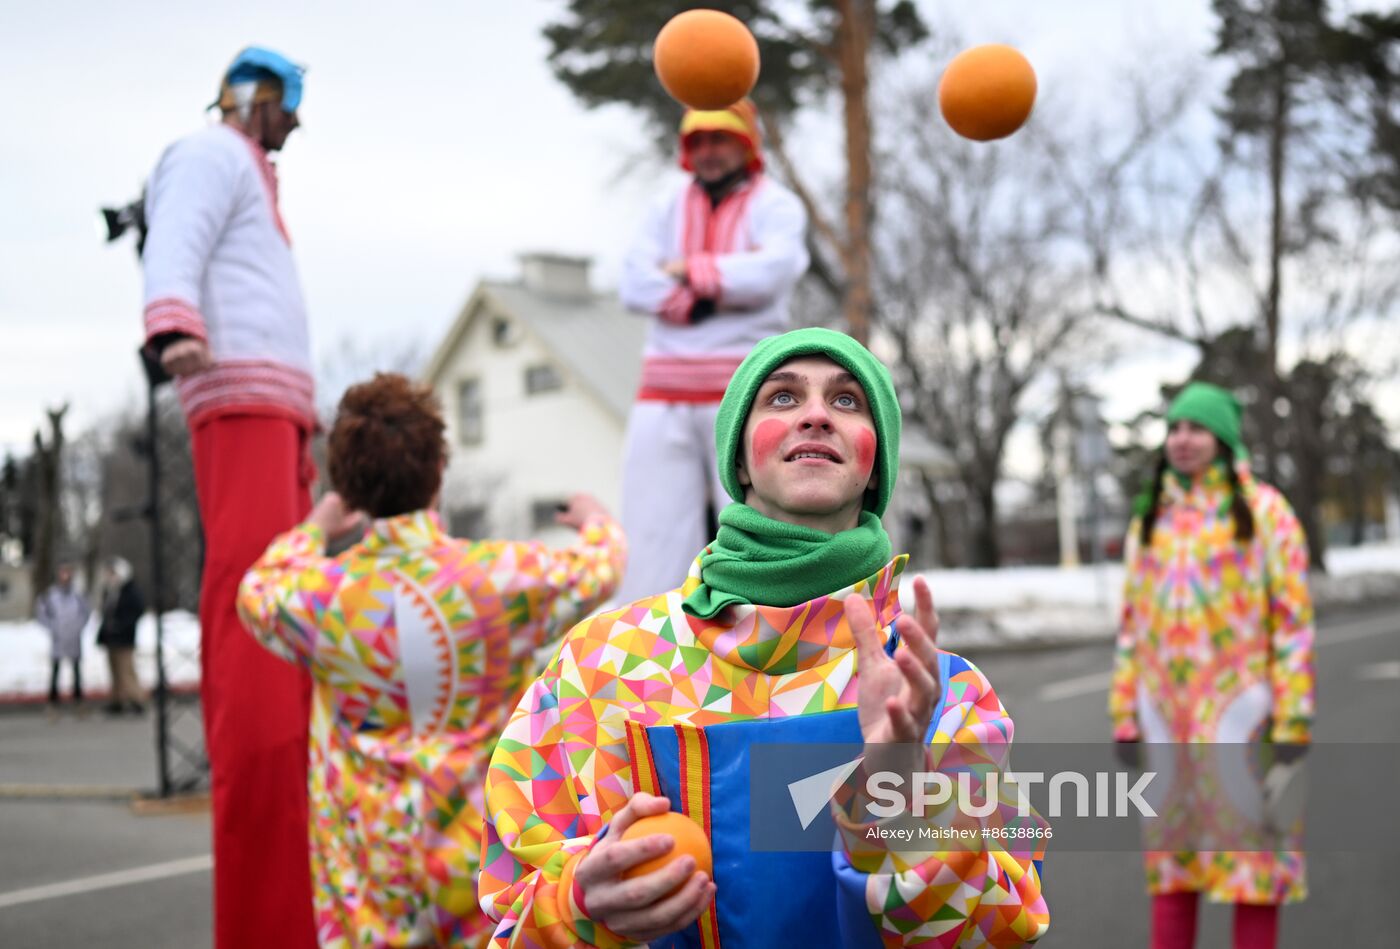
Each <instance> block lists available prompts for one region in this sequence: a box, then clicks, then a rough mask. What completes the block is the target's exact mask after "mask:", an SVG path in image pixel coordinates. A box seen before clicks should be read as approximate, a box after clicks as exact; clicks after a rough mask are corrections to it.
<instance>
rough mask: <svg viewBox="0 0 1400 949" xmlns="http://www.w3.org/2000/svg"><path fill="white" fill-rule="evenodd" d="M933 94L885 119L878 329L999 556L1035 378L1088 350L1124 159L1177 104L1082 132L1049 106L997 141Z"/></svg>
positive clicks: (939, 512)
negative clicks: (889, 132)
mask: <svg viewBox="0 0 1400 949" xmlns="http://www.w3.org/2000/svg"><path fill="white" fill-rule="evenodd" d="M932 97H933V96H932V91H931V90H929V89H927V88H924V89H916V90H915V91H914V92H913V94H912V95H908V96H906V97H904V99H903V104H902V105H901V106H899V108H898V115H897V116H896V117H894V118H893V119H891V120H887V121H889V123H890V125H891V128H892V129H894V137H893V139H892V140H891V141H892V144H891V146H890V149H889V151H888V153H887V154H884V155H882V156H881V163H882V168H884V169H885V170H884V172H883V175H884V178H883V181H884V185H883V187H882V190H881V193H880V202H881V222H880V228H879V231H878V241H879V243H878V245H877V246H878V249H879V258H878V259H879V261H880V262H881V266H880V267H879V270H878V287H879V297H880V299H881V301H882V312H881V321H880V330H881V331H882V333H881V337H880V341H881V342H883V343H886V344H887V345H888V346H889V347H890V348H891V351H892V356H893V358H892V363H893V367H894V370H895V372H896V375H898V376H899V377H901V379H902V380H903V381H904V382H905V383H906V388H905V391H906V393H907V398H908V400H909V404H908V405H907V409H908V411H907V413H906V418H908V419H910V421H911V422H913V423H914V424H916V425H918V426H919V427H921V428H922V429H923V430H924V432H925V433H926V434H927V435H928V436H929V438H930V439H931V440H933V441H934V442H935V443H937V444H941V445H943V446H944V447H945V448H946V449H947V450H948V451H949V452H950V454H951V455H952V457H953V459H954V463H955V465H956V468H957V480H958V482H959V483H960V485H961V487H962V495H963V497H964V499H965V502H966V504H965V507H966V509H967V510H966V513H967V514H968V515H969V517H970V521H971V523H970V525H969V527H970V531H971V543H970V547H971V556H970V560H971V562H972V563H973V564H974V565H976V566H995V565H997V564H998V563H999V562H1000V559H1001V554H1000V547H999V543H998V538H997V495H996V489H997V484H998V482H999V481H1000V480H1001V479H1002V475H1003V465H1004V457H1005V452H1006V445H1007V439H1008V437H1009V436H1010V434H1011V432H1012V430H1013V428H1014V427H1015V426H1016V425H1017V424H1018V423H1019V422H1021V421H1022V420H1023V419H1024V417H1025V413H1026V409H1025V406H1024V404H1023V400H1024V397H1025V395H1026V394H1027V392H1028V390H1029V389H1030V388H1031V387H1032V386H1033V385H1034V384H1035V383H1036V382H1037V380H1039V379H1041V378H1042V376H1043V374H1044V373H1045V372H1046V371H1047V370H1050V369H1053V368H1054V366H1055V365H1056V363H1057V361H1064V360H1067V359H1070V358H1073V359H1074V360H1075V361H1077V362H1080V363H1081V364H1082V362H1083V361H1084V358H1085V355H1086V349H1085V347H1086V346H1087V345H1088V343H1087V342H1086V340H1085V339H1084V336H1083V333H1082V331H1083V330H1084V329H1085V328H1086V325H1087V323H1088V321H1089V320H1090V318H1091V316H1092V315H1093V313H1094V305H1093V299H1092V296H1093V288H1094V286H1095V273H1096V270H1097V268H1098V266H1099V245H1100V244H1101V243H1105V242H1110V241H1111V240H1112V239H1113V237H1114V235H1115V234H1116V233H1117V231H1118V230H1119V228H1120V226H1121V222H1120V220H1119V218H1120V217H1121V216H1122V215H1123V214H1124V213H1125V210H1124V204H1123V201H1122V199H1121V196H1120V194H1119V192H1120V190H1121V189H1122V188H1123V187H1124V182H1123V176H1122V174H1121V169H1122V168H1124V167H1126V166H1128V165H1130V164H1131V162H1132V161H1133V160H1134V158H1135V157H1136V156H1138V155H1139V154H1141V153H1142V152H1143V151H1145V150H1146V149H1148V148H1149V147H1151V145H1152V144H1153V143H1154V141H1155V137H1154V132H1153V129H1154V128H1156V127H1159V126H1156V125H1154V122H1153V119H1154V117H1157V116H1160V115H1161V114H1163V113H1170V112H1171V111H1172V110H1174V109H1176V108H1178V104H1177V99H1176V98H1175V97H1173V96H1171V95H1159V96H1158V97H1157V98H1155V99H1151V100H1150V109H1147V111H1145V112H1144V114H1143V115H1142V116H1141V125H1140V126H1138V127H1132V128H1130V129H1129V131H1128V133H1127V134H1125V135H1121V136H1119V137H1118V138H1117V139H1114V138H1111V137H1109V136H1102V135H1100V136H1095V135H1086V134H1080V135H1074V134H1073V133H1072V132H1071V131H1069V130H1068V126H1069V124H1070V123H1069V121H1068V120H1067V119H1066V118H1065V116H1063V115H1062V114H1060V113H1058V112H1055V111H1054V110H1053V106H1050V107H1042V111H1043V113H1048V114H1042V115H1041V116H1039V117H1038V121H1037V122H1036V123H1035V124H1034V125H1033V126H1031V127H1028V128H1027V129H1026V130H1025V131H1023V132H1021V133H1019V134H1018V135H1017V137H1016V138H1014V139H1012V140H1010V141H1008V142H1005V143H1001V144H997V145H992V146H987V145H981V144H976V143H971V142H967V141H965V140H962V139H959V138H956V137H955V136H953V135H952V134H951V133H950V132H949V131H947V130H946V129H944V128H943V127H942V125H941V123H940V124H935V123H930V122H929V121H928V116H927V112H928V108H927V103H928V102H929V101H931V100H932ZM1071 142H1076V143H1077V144H1075V145H1074V146H1073V147H1072V146H1071V144H1070V143H1071ZM1085 142H1094V143H1095V146H1094V147H1086V146H1085V144H1084V143H1085ZM1071 344H1074V345H1075V346H1076V352H1075V353H1074V355H1073V357H1070V356H1069V355H1068V354H1067V348H1068V347H1069V346H1070V345H1071ZM925 480H926V486H925V495H926V498H927V501H928V504H929V506H930V508H931V509H932V511H933V513H934V516H935V518H937V519H938V520H939V521H940V522H942V523H947V522H948V521H949V519H950V512H948V511H947V510H945V508H946V506H947V505H946V502H945V501H944V499H943V498H942V497H940V494H939V492H938V491H937V490H936V488H937V486H936V485H934V484H932V483H931V482H928V481H927V479H925Z"/></svg>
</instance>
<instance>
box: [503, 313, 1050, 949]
mask: <svg viewBox="0 0 1400 949" xmlns="http://www.w3.org/2000/svg"><path fill="white" fill-rule="evenodd" d="M899 432H900V411H899V404H898V400H897V399H896V396H895V392H894V386H893V384H892V382H891V380H890V376H889V373H888V371H887V370H886V369H885V367H884V366H883V365H881V364H880V363H879V361H878V360H876V359H875V358H874V357H873V356H872V355H871V354H870V353H869V352H868V351H867V350H866V349H865V348H864V347H862V346H860V345H859V344H858V343H856V342H855V341H854V340H852V339H851V338H850V337H848V336H845V335H843V334H840V333H834V332H831V331H829V330H822V329H805V330H798V331H796V332H792V333H787V334H784V335H782V336H775V337H771V338H769V339H767V340H765V341H763V342H762V343H760V344H759V345H758V346H756V347H755V348H754V350H753V351H752V352H751V353H750V354H749V356H748V357H747V358H746V359H745V360H744V362H743V364H742V365H741V366H740V367H739V369H738V370H737V371H736V373H735V374H734V376H733V378H732V379H731V381H730V383H729V386H728V388H727V390H726V392H725V396H724V400H723V402H722V404H721V407H720V410H719V414H718V417H717V420H716V426H715V443H716V447H717V451H718V457H719V458H720V459H721V479H722V481H723V483H724V486H725V488H726V490H727V491H728V492H729V494H730V496H731V497H732V498H733V499H734V503H733V504H730V505H729V506H728V507H727V508H725V509H724V511H723V512H721V514H720V516H719V532H718V535H717V536H716V537H715V539H714V541H713V542H712V543H711V544H710V546H709V547H708V548H706V549H705V550H704V551H702V552H701V553H700V555H699V556H698V557H697V558H696V560H695V562H694V564H693V565H692V567H691V570H690V576H689V578H688V579H687V580H686V582H685V583H684V584H683V585H682V586H681V587H680V588H678V589H674V590H669V591H664V592H658V593H657V594H656V595H653V596H648V597H644V598H643V599H641V600H637V601H635V602H633V603H630V604H628V605H626V606H623V607H621V608H620V609H615V610H612V611H610V612H606V613H602V614H600V615H598V616H595V617H593V618H592V619H590V620H587V621H585V622H584V623H582V624H580V625H579V626H577V627H575V628H574V630H573V631H572V632H571V633H570V634H569V635H568V636H567V637H566V638H565V640H564V643H563V644H562V646H561V648H560V650H559V652H558V653H557V654H556V655H555V657H554V659H553V661H552V662H551V663H550V664H549V666H548V667H547V668H546V670H545V671H544V673H543V674H542V675H541V676H540V678H539V679H538V680H537V681H536V682H535V683H534V685H533V686H532V687H531V688H530V689H529V690H528V691H527V692H526V694H525V697H524V698H523V699H522V700H521V703H520V705H519V707H518V708H517V709H516V712H515V715H514V716H512V718H511V720H510V723H509V724H508V725H507V726H506V729H505V732H504V734H503V735H502V737H501V739H500V742H499V743H498V745H497V746H496V752H495V754H494V756H493V757H492V761H491V766H490V768H489V771H488V776H487V781H486V821H487V824H486V830H485V835H484V837H483V853H482V861H481V875H480V877H479V888H480V897H481V903H482V905H483V907H485V909H486V911H487V912H488V914H490V915H492V916H493V917H494V918H496V919H497V920H498V921H499V922H498V925H497V929H496V938H497V940H498V942H499V943H500V944H502V945H504V944H505V943H506V942H507V941H509V942H510V944H511V945H522V946H603V947H617V946H623V945H631V944H636V943H649V944H650V945H651V946H653V947H671V946H682V945H685V946H697V945H698V946H704V947H709V946H718V945H720V944H721V943H722V944H723V945H724V946H725V947H726V949H744V947H749V946H763V947H770V946H781V945H802V944H809V945H814V946H867V945H868V946H881V945H883V946H887V947H888V946H902V945H932V944H937V945H941V946H955V945H977V946H1020V945H1024V944H1026V943H1028V942H1031V941H1033V940H1035V939H1037V938H1038V937H1039V936H1041V935H1042V934H1043V933H1044V932H1045V931H1046V930H1047V928H1048V926H1049V912H1048V910H1047V908H1046V904H1045V900H1044V898H1043V896H1042V894H1041V888H1040V856H1041V852H1042V849H1043V837H1044V835H1043V834H1039V835H1037V834H1033V833H1026V834H1023V835H1021V838H1020V843H1017V841H1016V840H1015V839H1014V838H1012V839H1008V837H1007V836H1002V835H999V834H997V833H990V834H986V835H984V834H982V833H980V832H979V827H978V826H977V825H975V824H974V825H973V826H972V827H971V833H969V834H967V836H965V837H964V838H962V841H961V842H953V841H948V842H946V843H929V842H927V841H921V842H916V843H914V844H912V845H911V846H909V847H906V848H905V849H903V850H901V849H899V848H898V847H896V846H894V845H892V844H890V843H888V842H887V840H884V839H882V838H881V834H880V831H882V830H885V829H886V828H887V827H888V826H890V825H889V823H888V822H883V823H879V824H876V823H865V822H863V820H864V815H863V813H862V812H861V810H860V809H859V805H860V803H862V800H861V798H860V797H859V796H843V795H841V794H837V796H836V798H835V800H836V801H837V802H839V803H834V804H832V805H831V813H830V817H829V820H830V823H828V824H826V826H825V828H824V830H823V827H822V826H821V825H815V824H814V823H813V822H814V821H816V820H817V819H819V818H820V817H821V816H822V813H823V811H818V812H815V813H812V814H809V815H808V816H807V817H806V818H798V817H796V816H794V813H793V811H794V808H793V803H794V802H795V801H796V795H795V794H794V795H793V798H792V799H791V800H789V799H788V794H789V791H788V785H786V784H783V785H782V786H781V787H776V783H775V782H769V783H770V784H775V789H776V791H777V792H778V794H777V798H778V800H776V802H775V803H769V802H766V801H765V800H764V799H761V798H757V797H754V795H761V794H762V793H763V791H762V788H763V787H764V785H763V782H761V781H759V780H758V774H759V772H757V771H754V772H752V773H751V772H750V766H751V765H754V766H755V767H757V765H756V764H755V762H756V761H757V760H758V759H759V757H760V755H759V754H757V753H755V754H754V755H750V754H749V749H750V747H751V745H752V744H753V743H755V742H763V743H779V744H819V743H843V744H845V743H849V744H851V745H853V746H854V747H855V748H857V749H858V748H859V747H860V746H861V745H862V744H864V747H865V748H866V752H867V757H866V763H867V765H869V762H870V760H871V758H870V756H871V755H872V754H873V755H879V754H883V753H885V752H888V750H889V749H888V748H886V747H884V746H885V745H886V744H887V743H895V742H898V743H904V748H905V749H912V755H911V757H910V760H909V761H904V759H903V758H895V759H893V760H896V761H901V762H903V763H905V764H911V763H912V764H914V765H915V769H916V770H917V769H922V768H924V767H925V766H926V767H927V769H928V770H935V769H937V768H939V767H941V766H947V764H948V762H950V761H951V760H953V758H954V757H957V758H961V759H964V760H963V761H962V762H960V763H962V764H965V765H967V769H966V770H968V771H972V770H976V769H981V771H985V770H986V769H987V765H988V763H999V762H1000V761H1001V760H1004V754H1005V752H1006V749H1007V745H1009V743H1010V740H1011V735H1012V732H1013V726H1012V722H1011V718H1010V716H1009V715H1007V713H1006V710H1005V709H1004V708H1003V707H1002V705H1001V703H1000V701H999V700H998V699H997V697H996V693H995V692H994V691H993V690H992V687H991V685H990V684H989V683H988V681H987V679H986V677H985V676H983V675H982V673H981V672H980V671H979V670H978V669H977V668H976V667H975V666H973V665H972V664H971V663H969V662H967V661H966V660H964V659H962V658H961V657H958V656H955V655H952V654H951V653H947V652H944V651H942V650H939V649H938V648H937V646H936V643H935V639H936V635H937V626H938V624H937V618H936V616H935V614H934V611H933V600H932V596H931V594H930V593H929V590H928V586H927V584H926V583H924V582H923V581H922V580H919V581H916V582H915V584H914V601H915V606H916V610H915V615H914V616H908V615H902V614H901V610H900V603H899V577H900V574H901V573H902V572H903V570H904V566H905V561H906V559H907V558H905V557H903V556H897V557H892V556H891V549H890V541H889V538H888V536H887V535H886V534H885V532H884V529H883V528H882V527H881V525H880V516H881V514H882V513H883V512H884V510H885V507H886V505H887V504H888V503H889V500H890V495H891V493H892V491H893V488H894V482H895V476H896V474H897V472H898V464H899ZM921 745H925V746H927V747H926V748H920V746H921ZM852 756H854V753H853V754H852ZM914 759H918V760H917V762H915V761H914ZM845 760H846V761H849V759H845ZM886 760H887V761H888V760H891V759H889V758H887V759H886ZM824 767H829V765H828V766H824ZM849 767H850V768H854V767H855V766H854V765H850V766H849ZM813 770H820V769H819V768H814V769H813ZM981 771H979V773H981ZM809 773H810V772H808V773H804V774H802V775H800V777H807V776H808V774H809ZM845 773H846V774H848V775H849V774H850V773H851V771H850V770H847V771H846V772H845ZM751 776H752V777H753V778H754V783H753V785H752V786H751V783H750V778H751ZM824 801H825V799H823V809H824V808H825V804H824ZM667 811H675V812H677V813H679V814H680V815H682V816H683V817H684V818H688V819H690V820H692V821H694V822H695V824H696V825H698V826H699V828H700V829H701V830H703V831H704V834H705V838H706V842H707V843H708V845H709V848H710V856H711V858H712V865H713V869H712V870H709V871H708V872H706V871H704V870H702V869H700V864H699V863H698V862H697V859H696V856H695V855H694V852H693V851H687V852H686V853H684V854H682V853H681V850H680V848H679V844H678V841H679V838H673V837H672V836H671V835H669V834H658V833H647V834H644V835H641V836H635V837H629V836H628V835H627V834H626V831H627V830H628V829H629V828H630V827H632V825H633V824H635V823H637V822H638V821H640V820H643V819H645V818H649V817H656V816H659V815H661V814H664V813H665V812H667ZM915 813H921V810H920V809H916V810H915ZM1008 814H1010V815H1013V816H1011V817H1008ZM1014 814H1015V804H1014V802H1007V803H1006V805H1005V806H998V807H994V808H993V809H992V811H991V812H990V813H989V814H988V815H987V816H986V817H983V818H981V819H980V828H981V829H985V828H986V827H987V826H988V825H989V824H992V823H995V824H997V825H998V828H999V829H1004V828H1006V827H1008V826H1010V824H1011V822H1012V821H1013V820H1014V819H1015V818H1014ZM906 816H907V815H906ZM945 816H947V815H946V814H945ZM957 816H961V815H957ZM895 819H896V820H897V819H898V818H895ZM784 822H786V823H790V824H792V825H793V827H792V832H793V834H794V835H798V836H800V835H801V834H803V833H804V832H810V834H815V835H816V836H817V837H818V838H819V840H818V842H817V845H816V852H793V851H795V850H796V849H797V848H796V847H794V846H792V845H791V842H789V843H788V845H787V846H786V847H784V848H781V852H779V848H771V849H769V848H756V847H753V846H751V841H750V834H751V832H752V833H754V834H758V833H762V832H764V831H766V830H771V829H772V828H773V827H776V826H779V825H782V826H785V823H784ZM1019 829H1021V830H1026V831H1034V830H1036V829H1039V830H1042V831H1043V830H1044V829H1045V827H1044V825H1043V823H1040V822H1039V819H1038V818H1036V817H1035V816H1034V815H1033V814H1032V815H1031V816H1030V818H1029V819H1028V820H1025V821H1024V823H1023V824H1022V825H1020V827H1019ZM638 833H639V834H640V833H641V828H638ZM833 838H836V839H837V840H838V841H839V843H840V846H839V847H838V848H837V849H836V851H835V852H834V853H833V852H832V851H831V848H830V844H831V841H832V840H833ZM1027 841H1029V843H1028V842H1027ZM1037 841H1038V842H1037ZM673 847H676V848H677V849H676V853H677V854H678V856H677V857H676V859H674V860H672V861H671V862H669V863H667V864H666V865H665V866H663V867H661V868H659V869H651V870H650V871H649V872H644V873H641V875H634V874H630V873H629V871H631V870H633V869H635V868H639V867H640V866H641V865H642V864H644V863H648V862H650V861H653V860H657V859H658V858H665V857H666V856H667V855H668V854H669V853H670V851H671V850H672V848H673ZM700 856H704V855H703V854H700ZM624 874H628V876H629V877H630V878H625V877H624Z"/></svg>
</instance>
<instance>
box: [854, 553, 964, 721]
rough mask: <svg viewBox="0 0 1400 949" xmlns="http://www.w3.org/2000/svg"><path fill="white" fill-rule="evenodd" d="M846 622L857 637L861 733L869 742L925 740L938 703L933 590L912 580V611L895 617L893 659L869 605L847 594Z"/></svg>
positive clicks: (939, 690)
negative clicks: (897, 640)
mask: <svg viewBox="0 0 1400 949" xmlns="http://www.w3.org/2000/svg"><path fill="white" fill-rule="evenodd" d="M845 607H846V620H847V622H849V623H850V624H851V632H852V633H853V634H854V635H855V639H856V676H857V696H858V704H859V715H860V733H861V737H863V738H864V739H865V743H866V744H867V745H872V744H887V743H895V742H899V743H913V744H920V745H922V744H923V740H924V735H926V734H927V733H928V728H929V724H930V723H931V721H932V718H933V709H934V707H935V706H936V705H937V704H938V697H939V695H940V694H941V692H942V683H941V682H939V681H938V645H937V642H938V614H937V612H935V611H934V608H933V593H932V591H931V590H929V586H928V583H927V582H926V581H925V580H924V579H923V577H919V578H917V579H915V581H914V615H913V616H909V615H908V614H905V615H903V616H901V617H899V619H898V620H896V621H895V628H896V629H898V630H899V636H900V643H899V647H898V648H897V649H896V650H895V652H894V656H893V657H891V656H889V655H887V654H886V653H885V634H884V631H883V630H882V629H880V627H879V626H878V625H877V624H876V622H875V614H874V613H873V612H872V611H871V609H870V604H869V603H867V602H866V601H865V600H864V599H863V598H861V597H859V596H854V595H852V596H849V597H847V598H846V602H845Z"/></svg>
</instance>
